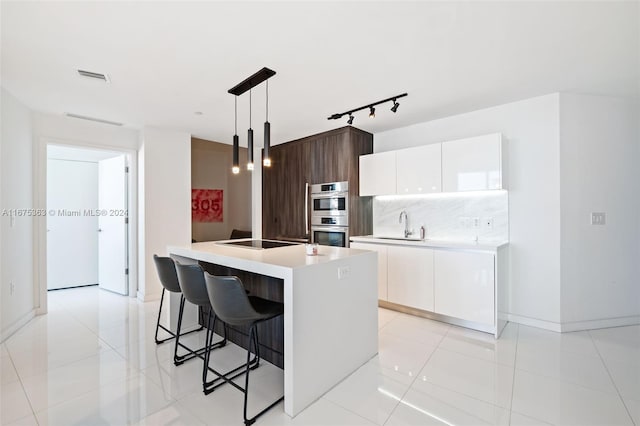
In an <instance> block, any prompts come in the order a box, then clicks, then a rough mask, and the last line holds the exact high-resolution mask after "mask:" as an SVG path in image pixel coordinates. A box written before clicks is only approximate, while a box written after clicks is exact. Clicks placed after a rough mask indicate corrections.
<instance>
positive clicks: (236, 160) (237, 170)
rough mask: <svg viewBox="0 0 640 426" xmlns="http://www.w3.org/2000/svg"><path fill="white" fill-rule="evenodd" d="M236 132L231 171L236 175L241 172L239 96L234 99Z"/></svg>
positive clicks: (234, 134)
mask: <svg viewBox="0 0 640 426" xmlns="http://www.w3.org/2000/svg"><path fill="white" fill-rule="evenodd" d="M234 101H235V102H234V105H235V107H234V118H235V120H234V129H235V131H234V133H233V166H232V167H231V172H232V173H233V174H234V175H237V174H238V173H240V158H239V157H240V155H239V154H240V139H239V138H238V97H237V96H236V97H235V99H234Z"/></svg>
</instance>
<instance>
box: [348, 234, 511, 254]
mask: <svg viewBox="0 0 640 426" xmlns="http://www.w3.org/2000/svg"><path fill="white" fill-rule="evenodd" d="M349 240H350V241H353V242H355V243H375V244H385V245H393V246H408V247H425V248H427V247H431V248H449V249H464V250H490V251H495V250H497V249H499V248H501V247H504V246H506V245H508V244H509V242H508V241H502V242H495V243H491V242H478V243H476V242H466V241H443V240H424V241H403V240H401V239H397V240H394V239H387V238H377V237H375V236H373V235H360V236H353V237H350V238H349Z"/></svg>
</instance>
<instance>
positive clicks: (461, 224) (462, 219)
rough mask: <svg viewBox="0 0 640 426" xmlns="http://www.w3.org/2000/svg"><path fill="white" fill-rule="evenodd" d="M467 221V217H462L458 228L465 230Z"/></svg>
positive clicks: (459, 219)
mask: <svg viewBox="0 0 640 426" xmlns="http://www.w3.org/2000/svg"><path fill="white" fill-rule="evenodd" d="M465 219H466V217H462V216H461V217H459V218H458V226H459V227H460V228H463V229H464V228H465Z"/></svg>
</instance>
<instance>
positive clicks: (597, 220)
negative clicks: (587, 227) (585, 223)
mask: <svg viewBox="0 0 640 426" xmlns="http://www.w3.org/2000/svg"><path fill="white" fill-rule="evenodd" d="M606 219H607V215H606V213H605V212H591V224H592V225H604V224H605V223H606Z"/></svg>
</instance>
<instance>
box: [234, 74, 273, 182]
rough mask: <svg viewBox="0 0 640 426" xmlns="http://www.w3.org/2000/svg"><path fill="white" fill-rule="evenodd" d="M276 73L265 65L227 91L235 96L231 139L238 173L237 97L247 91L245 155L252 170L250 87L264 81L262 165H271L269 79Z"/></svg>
mask: <svg viewBox="0 0 640 426" xmlns="http://www.w3.org/2000/svg"><path fill="white" fill-rule="evenodd" d="M274 75H276V72H275V71H274V70H270V69H269V68H267V67H264V68H262V69H261V70H259V71H258V72H256V73H254V74H253V75H252V76H250V77H248V78H245V79H244V80H242V81H241V82H240V83H238V84H236V85H235V86H233V87H232V88H231V89H229V90H228V91H227V92H228V93H231V94H232V95H234V96H235V97H236V127H235V129H236V135H234V139H233V147H234V150H233V172H234V173H239V172H240V167H239V164H238V151H239V145H238V136H237V134H238V101H237V97H238V96H240V95H242V94H243V93H246V92H247V91H249V131H248V132H247V147H248V151H249V152H248V156H247V158H248V159H247V170H253V169H254V167H255V163H254V152H253V148H254V146H253V128H252V127H251V124H252V123H251V118H252V112H253V111H252V99H251V97H252V92H251V89H253V88H254V87H256V86H257V85H259V84H260V83H262V82H264V81H266V82H267V85H266V86H267V97H266V100H267V113H266V115H267V121H265V123H264V161H263V165H264V166H266V167H269V166H271V158H270V157H269V148H270V145H271V124H270V123H269V81H268V80H269V79H270V78H271V77H273V76H274Z"/></svg>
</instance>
